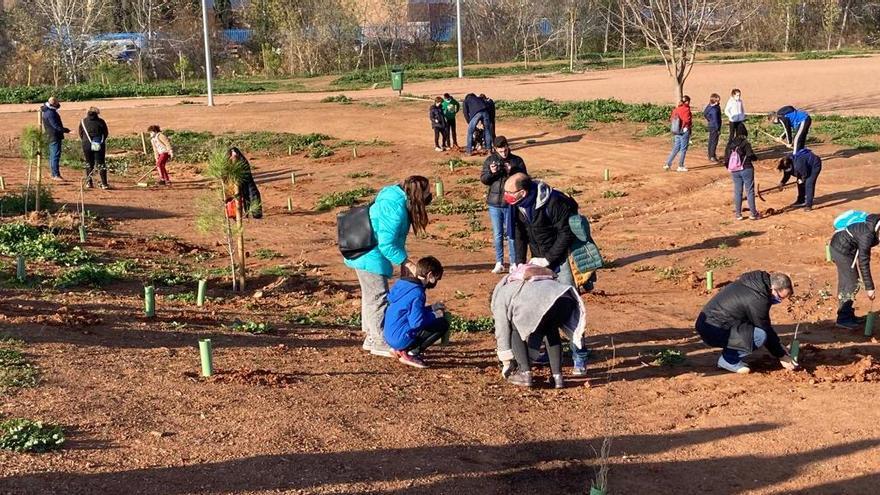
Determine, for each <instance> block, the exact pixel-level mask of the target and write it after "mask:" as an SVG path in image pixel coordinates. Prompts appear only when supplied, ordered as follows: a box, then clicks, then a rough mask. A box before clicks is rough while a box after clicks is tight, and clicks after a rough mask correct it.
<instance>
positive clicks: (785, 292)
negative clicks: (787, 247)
mask: <svg viewBox="0 0 880 495" xmlns="http://www.w3.org/2000/svg"><path fill="white" fill-rule="evenodd" d="M793 293H794V289H793V288H792V284H791V279H790V278H789V277H788V275H786V274H784V273H767V272H764V271H754V272H748V273H744V274H743V275H742V276H740V277H739V279H737V280H736V281H735V282H733V283H731V284H729V285H727V286H726V287H724V288H723V289H721V290H720V291H719V292H718V293H717V294H715V296H714V297H712V299H710V300H709V302H708V303H707V304H706V306H704V307H703V310H702V311H700V315H699V316H698V317H697V322H696V324H695V325H694V326H695V328H696V330H697V333H698V334H699V335H700V337H701V338H702V339H703V342H705V343H706V344H707V345H709V346H711V347H720V348H721V349H722V351H721V356H719V357H718V367H719V368H721V369H723V370H727V371H730V372H733V373H749V372H750V371H751V368H749V366H748V365H747V364H746V363H744V362H743V360H742V359H743V358H744V357H746V356H748V355H749V354H751V353H752V352H754V351H755V350H756V349H758V348H760V347H762V346H763V347H766V348H767V351H769V352H770V354H772V355H773V357H775V358H777V359H779V362H780V364H782V366H783V367H784V368H785V369H789V370H793V369H796V368H797V366H798V364H797V362H796V361H793V360H792V359H791V357H790V356H789V355H788V351H786V350H785V348H784V347H783V346H782V343H781V342H780V341H779V336H778V335H777V334H776V331H775V330H773V324H772V323H771V322H770V307H771V306H773V305H774V304H779V303H780V302H782V301H784V300H785V299H787V298H789V297H791V295H792V294H793Z"/></svg>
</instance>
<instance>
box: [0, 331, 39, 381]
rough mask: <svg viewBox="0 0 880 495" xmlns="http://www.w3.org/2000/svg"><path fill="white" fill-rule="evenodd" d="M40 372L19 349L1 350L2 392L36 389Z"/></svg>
mask: <svg viewBox="0 0 880 495" xmlns="http://www.w3.org/2000/svg"><path fill="white" fill-rule="evenodd" d="M7 345H11V343H7ZM39 382H40V372H39V370H38V369H37V367H36V366H34V365H33V364H31V362H30V361H28V359H27V358H26V357H25V355H24V354H23V353H22V352H21V351H19V350H18V349H12V348H11V347H3V348H0V390H3V391H4V392H5V391H7V390H10V389H16V388H25V387H35V386H36V385H37V383H39Z"/></svg>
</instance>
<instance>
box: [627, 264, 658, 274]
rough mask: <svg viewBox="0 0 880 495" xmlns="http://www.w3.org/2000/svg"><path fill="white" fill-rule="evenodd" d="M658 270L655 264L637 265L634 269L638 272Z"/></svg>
mask: <svg viewBox="0 0 880 495" xmlns="http://www.w3.org/2000/svg"><path fill="white" fill-rule="evenodd" d="M656 270H657V267H656V266H654V265H636V266H634V267H633V271H634V272H636V273H643V272H653V271H656Z"/></svg>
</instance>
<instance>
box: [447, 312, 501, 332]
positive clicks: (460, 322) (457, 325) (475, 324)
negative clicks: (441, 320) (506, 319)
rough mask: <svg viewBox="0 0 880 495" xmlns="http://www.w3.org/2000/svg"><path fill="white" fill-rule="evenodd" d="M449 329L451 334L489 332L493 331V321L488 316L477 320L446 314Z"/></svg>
mask: <svg viewBox="0 0 880 495" xmlns="http://www.w3.org/2000/svg"><path fill="white" fill-rule="evenodd" d="M447 318H449V329H450V330H452V331H453V332H466V333H474V332H491V331H494V329H495V320H493V319H492V318H491V317H489V316H481V317H479V318H462V317H461V316H458V315H453V314H448V315H447Z"/></svg>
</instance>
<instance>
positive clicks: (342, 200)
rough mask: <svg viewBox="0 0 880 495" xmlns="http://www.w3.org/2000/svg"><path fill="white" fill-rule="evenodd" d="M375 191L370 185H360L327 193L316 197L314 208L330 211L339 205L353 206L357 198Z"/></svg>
mask: <svg viewBox="0 0 880 495" xmlns="http://www.w3.org/2000/svg"><path fill="white" fill-rule="evenodd" d="M375 192H376V191H375V190H374V189H373V188H371V187H360V188H357V189H352V190H351V191H343V192H332V193H328V194H325V195H323V196H321V197H320V198H318V201H317V202H316V203H315V210H317V211H330V210H332V209H333V208H338V207H340V206H353V205H354V204H355V203H357V202H358V200H360V199H362V198H364V197H365V196H369V195H371V194H373V193H375Z"/></svg>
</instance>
